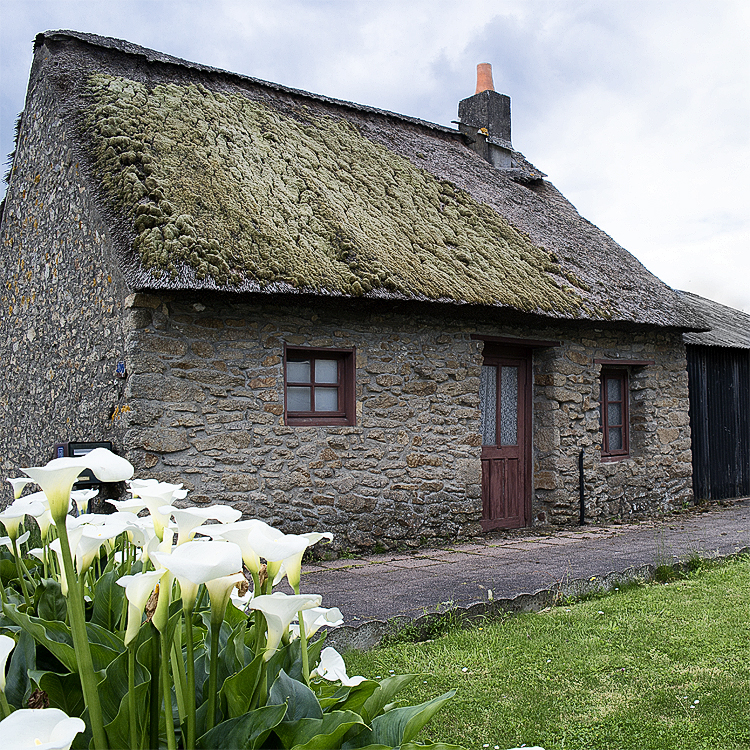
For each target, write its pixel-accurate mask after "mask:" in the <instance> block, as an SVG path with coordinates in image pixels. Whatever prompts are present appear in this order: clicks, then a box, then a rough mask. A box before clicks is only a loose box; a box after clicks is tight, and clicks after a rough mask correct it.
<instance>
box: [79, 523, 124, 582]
mask: <svg viewBox="0 0 750 750" xmlns="http://www.w3.org/2000/svg"><path fill="white" fill-rule="evenodd" d="M104 518H107V516H104ZM122 532H123V527H122V525H121V524H118V523H104V524H100V525H97V526H91V525H85V526H82V527H81V539H80V541H79V542H78V546H77V547H76V553H75V560H76V570H77V571H78V575H83V574H84V573H85V572H86V571H87V570H88V569H89V567H90V566H91V563H93V562H94V558H96V557H98V555H99V548H100V547H101V546H102V544H104V543H105V542H107V541H109V540H110V539H114V538H115V537H116V536H119V535H120V534H122Z"/></svg>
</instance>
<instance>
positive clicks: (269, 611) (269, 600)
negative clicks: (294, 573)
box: [247, 591, 323, 661]
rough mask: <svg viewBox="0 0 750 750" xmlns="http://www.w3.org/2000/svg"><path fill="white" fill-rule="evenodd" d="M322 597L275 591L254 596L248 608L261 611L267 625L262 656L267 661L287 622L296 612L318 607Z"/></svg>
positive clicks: (272, 653) (276, 645)
mask: <svg viewBox="0 0 750 750" xmlns="http://www.w3.org/2000/svg"><path fill="white" fill-rule="evenodd" d="M322 600H323V597H322V596H320V594H295V595H294V596H290V595H288V594H283V593H281V592H280V591H277V592H276V593H274V594H264V595H263V596H256V597H255V598H254V599H253V600H252V601H251V602H250V604H248V605H247V606H248V609H257V610H259V611H260V612H262V613H263V616H264V617H265V618H266V625H267V626H268V638H267V640H266V650H265V653H264V654H263V658H264V659H265V660H266V661H268V660H269V659H270V658H271V657H272V656H273V655H274V653H275V651H276V649H277V648H278V645H279V642H280V641H281V637H282V636H283V635H284V633H286V631H287V628H288V627H289V623H291V621H292V620H293V619H294V617H295V616H296V615H297V613H298V612H300V611H302V610H305V609H311V608H312V607H319V606H320V603H321V601H322Z"/></svg>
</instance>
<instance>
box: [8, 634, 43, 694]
mask: <svg viewBox="0 0 750 750" xmlns="http://www.w3.org/2000/svg"><path fill="white" fill-rule="evenodd" d="M30 669H32V670H33V669H36V643H35V642H34V639H33V637H32V636H31V635H30V634H29V633H27V632H26V631H25V630H22V631H21V632H20V634H19V636H18V641H17V643H16V646H15V648H14V649H13V653H12V655H11V657H10V667H9V670H8V675H7V677H6V682H5V697H6V698H7V699H8V703H10V705H11V706H15V707H16V708H25V707H26V701H27V700H28V699H29V695H31V683H30V682H29V670H30Z"/></svg>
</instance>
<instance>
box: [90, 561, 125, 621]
mask: <svg viewBox="0 0 750 750" xmlns="http://www.w3.org/2000/svg"><path fill="white" fill-rule="evenodd" d="M119 577H120V576H119V575H118V572H117V571H114V570H112V571H110V572H109V573H105V574H104V575H103V576H102V577H101V578H100V579H99V580H98V581H97V582H96V585H95V586H94V611H93V612H92V614H91V622H92V623H94V624H95V625H101V627H103V628H106V629H107V630H110V631H112V630H114V629H115V627H116V626H117V624H118V622H119V621H120V617H121V615H122V602H123V599H124V598H125V589H124V588H123V587H122V586H118V585H117V579H118V578H119Z"/></svg>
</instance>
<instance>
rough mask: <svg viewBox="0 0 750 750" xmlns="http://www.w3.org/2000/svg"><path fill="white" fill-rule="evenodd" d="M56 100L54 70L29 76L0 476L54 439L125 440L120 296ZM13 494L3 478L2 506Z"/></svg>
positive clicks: (5, 291)
mask: <svg viewBox="0 0 750 750" xmlns="http://www.w3.org/2000/svg"><path fill="white" fill-rule="evenodd" d="M37 72H38V71H37ZM59 101H60V96H59V91H58V90H56V88H55V84H54V79H53V78H47V79H45V80H43V79H41V78H40V77H39V76H38V75H35V76H32V82H31V87H30V92H29V96H28V100H27V111H26V114H25V116H24V118H23V123H22V127H21V131H20V138H19V143H18V148H17V155H16V159H15V166H14V167H13V170H12V174H11V179H10V185H9V188H8V192H7V196H6V204H5V209H4V212H3V218H2V225H1V227H0V243H1V245H0V246H1V247H2V289H0V360H1V361H2V378H0V426H1V428H0V467H1V468H2V474H3V476H17V475H18V467H20V466H33V465H37V464H39V463H45V462H46V461H48V460H49V459H50V458H52V446H53V445H54V443H56V442H62V441H68V440H76V441H89V440H113V441H114V442H115V443H120V442H121V438H120V435H121V430H120V429H119V425H118V416H119V410H118V405H119V403H120V401H119V399H120V397H121V395H122V390H123V389H124V383H122V381H117V380H116V378H115V369H116V366H117V361H118V360H120V359H123V352H124V335H123V330H122V325H121V320H122V314H121V308H122V302H121V300H122V298H123V296H124V295H123V292H122V284H121V283H120V281H119V277H118V275H117V272H116V270H115V264H114V263H112V262H111V261H110V259H109V258H108V257H107V248H108V247H109V246H110V241H109V238H108V235H107V231H106V229H105V224H104V222H103V221H102V220H101V218H100V217H99V215H98V213H97V211H96V209H95V205H94V202H93V200H92V196H91V195H90V193H89V192H88V190H87V189H86V188H85V187H84V185H85V181H84V180H83V179H82V175H81V174H80V172H79V160H78V157H77V156H76V154H75V152H74V150H73V149H72V148H71V146H70V144H71V142H72V140H73V139H71V137H70V136H71V133H70V132H69V131H68V129H67V127H66V126H65V124H64V121H63V119H61V118H60V117H59V115H58V113H57V107H58V103H59ZM3 484H5V483H4V482H3ZM11 499H12V493H11V492H10V490H9V485H8V490H6V489H3V490H2V491H0V506H1V505H3V504H4V502H7V501H9V500H11Z"/></svg>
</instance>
